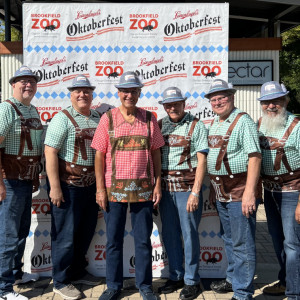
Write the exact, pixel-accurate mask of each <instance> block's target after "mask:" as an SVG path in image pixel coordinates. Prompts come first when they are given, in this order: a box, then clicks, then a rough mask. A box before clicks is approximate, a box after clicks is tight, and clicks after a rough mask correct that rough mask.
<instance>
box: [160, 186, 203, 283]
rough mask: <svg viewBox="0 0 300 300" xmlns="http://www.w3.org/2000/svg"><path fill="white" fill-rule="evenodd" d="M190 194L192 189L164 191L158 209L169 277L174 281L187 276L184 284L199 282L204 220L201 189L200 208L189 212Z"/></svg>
mask: <svg viewBox="0 0 300 300" xmlns="http://www.w3.org/2000/svg"><path fill="white" fill-rule="evenodd" d="M189 195H190V192H169V191H164V190H163V191H162V199H161V202H160V204H159V209H160V215H161V222H162V237H163V242H164V246H165V248H166V251H167V254H168V261H169V278H170V279H171V280H174V281H178V280H181V279H184V282H185V284H188V285H195V284H198V283H199V282H200V275H199V256H200V242H199V233H198V227H199V224H200V220H201V214H202V202H203V200H202V193H201V192H200V196H199V207H198V209H197V210H196V211H194V212H192V213H188V212H187V210H186V205H187V201H188V198H189ZM182 242H183V245H184V248H183V245H182ZM183 259H184V267H183Z"/></svg>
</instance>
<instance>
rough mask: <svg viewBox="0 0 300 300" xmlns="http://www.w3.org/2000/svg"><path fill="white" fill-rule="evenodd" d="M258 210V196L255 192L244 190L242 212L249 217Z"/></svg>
mask: <svg viewBox="0 0 300 300" xmlns="http://www.w3.org/2000/svg"><path fill="white" fill-rule="evenodd" d="M255 211H256V198H255V193H254V192H247V191H246V190H245V191H244V194H243V198H242V213H243V215H244V216H245V217H247V218H249V216H250V214H251V215H252V214H253V213H254V212H255Z"/></svg>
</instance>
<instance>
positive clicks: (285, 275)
mask: <svg viewBox="0 0 300 300" xmlns="http://www.w3.org/2000/svg"><path fill="white" fill-rule="evenodd" d="M298 197H299V192H283V193H280V192H270V191H267V190H265V191H264V200H265V201H264V202H265V210H266V216H267V221H268V229H269V233H270V235H271V237H272V241H273V245H274V250H275V253H276V256H277V259H278V262H279V265H280V271H279V274H278V279H279V280H280V282H281V283H282V284H283V285H285V286H286V291H285V294H286V296H287V297H288V299H297V300H299V299H300V225H299V224H298V223H297V222H296V220H295V210H296V206H297V203H298Z"/></svg>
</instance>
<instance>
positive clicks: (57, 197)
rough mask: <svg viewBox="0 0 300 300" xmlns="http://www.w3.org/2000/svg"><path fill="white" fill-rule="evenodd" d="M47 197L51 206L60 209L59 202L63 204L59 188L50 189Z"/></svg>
mask: <svg viewBox="0 0 300 300" xmlns="http://www.w3.org/2000/svg"><path fill="white" fill-rule="evenodd" d="M49 196H50V199H51V202H52V203H53V205H55V206H57V207H60V204H61V202H65V200H64V197H63V194H62V191H61V188H54V189H53V188H51V189H50V194H49Z"/></svg>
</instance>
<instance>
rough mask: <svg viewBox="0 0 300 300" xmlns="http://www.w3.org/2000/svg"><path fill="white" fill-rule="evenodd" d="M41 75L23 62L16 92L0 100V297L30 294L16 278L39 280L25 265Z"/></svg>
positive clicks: (36, 176) (38, 142) (13, 81)
mask: <svg viewBox="0 0 300 300" xmlns="http://www.w3.org/2000/svg"><path fill="white" fill-rule="evenodd" d="M38 81H40V78H39V77H38V76H36V75H35V74H33V73H32V71H31V70H30V69H29V68H28V67H26V66H22V67H21V68H20V69H18V70H17V71H16V72H15V75H14V76H13V77H12V78H10V80H9V83H10V84H11V86H12V89H13V96H12V97H11V98H9V99H8V100H6V101H4V102H3V103H1V104H0V148H1V159H0V167H1V169H2V172H0V299H1V300H4V299H7V300H16V299H19V300H26V299H28V298H27V297H25V296H22V295H20V294H18V293H16V292H14V290H13V284H14V283H15V284H18V283H26V282H28V281H32V280H34V281H35V280H37V279H38V277H39V276H38V275H36V274H29V273H24V272H23V271H22V266H23V263H22V257H23V254H24V249H25V243H26V238H27V236H28V234H29V230H30V223H31V202H32V192H33V191H36V190H37V188H38V182H39V164H40V160H41V154H42V142H41V136H42V133H43V126H42V124H41V121H40V117H39V114H38V112H37V110H36V108H35V107H34V106H33V105H31V104H30V103H31V100H32V99H33V97H34V95H35V93H36V91H37V83H38Z"/></svg>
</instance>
